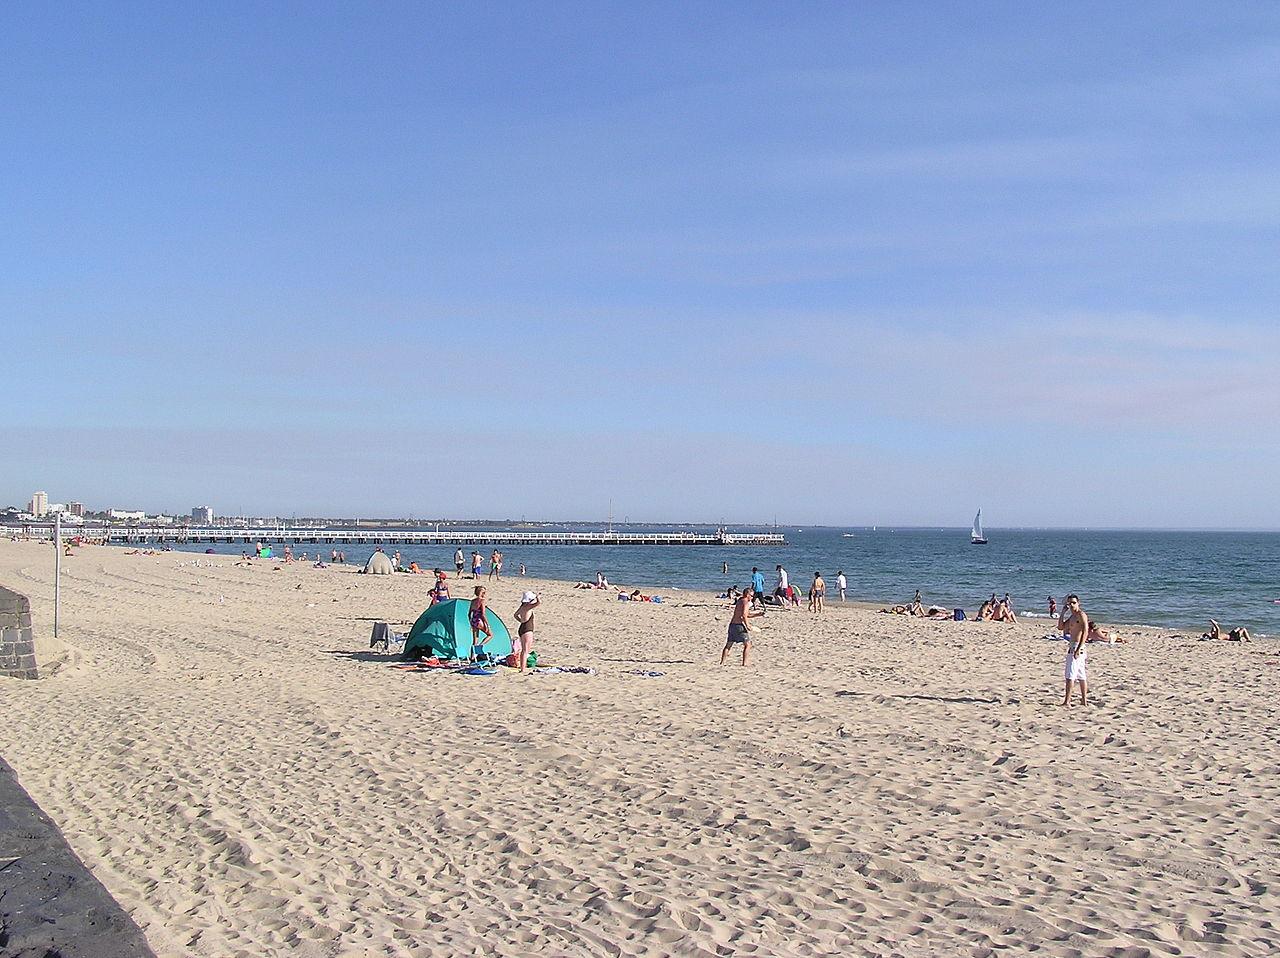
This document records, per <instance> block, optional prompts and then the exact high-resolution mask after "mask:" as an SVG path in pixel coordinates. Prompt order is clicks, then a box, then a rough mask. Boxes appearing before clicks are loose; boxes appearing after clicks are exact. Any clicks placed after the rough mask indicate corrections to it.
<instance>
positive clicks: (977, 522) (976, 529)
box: [969, 509, 987, 546]
mask: <svg viewBox="0 0 1280 958" xmlns="http://www.w3.org/2000/svg"><path fill="white" fill-rule="evenodd" d="M969 542H970V543H971V544H973V545H975V546H985V545H986V544H987V537H986V536H984V535H983V534H982V510H981V509H979V510H978V514H977V515H976V516H974V517H973V531H972V532H971V533H969Z"/></svg>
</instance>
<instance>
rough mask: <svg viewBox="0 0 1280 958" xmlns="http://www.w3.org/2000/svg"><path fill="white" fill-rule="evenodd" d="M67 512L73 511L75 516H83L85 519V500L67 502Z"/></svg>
mask: <svg viewBox="0 0 1280 958" xmlns="http://www.w3.org/2000/svg"><path fill="white" fill-rule="evenodd" d="M67 512H69V513H71V514H72V515H73V516H80V518H82V519H83V518H84V503H83V502H68V503H67Z"/></svg>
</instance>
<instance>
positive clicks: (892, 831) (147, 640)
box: [0, 542, 1280, 958]
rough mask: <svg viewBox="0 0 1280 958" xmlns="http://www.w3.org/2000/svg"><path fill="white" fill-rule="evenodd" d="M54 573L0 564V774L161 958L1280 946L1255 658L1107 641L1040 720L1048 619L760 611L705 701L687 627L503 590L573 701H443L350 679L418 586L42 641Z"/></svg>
mask: <svg viewBox="0 0 1280 958" xmlns="http://www.w3.org/2000/svg"><path fill="white" fill-rule="evenodd" d="M352 558H353V559H354V558H356V557H355V555H354V554H353V555H352ZM359 558H361V559H363V555H361V556H360V557H359ZM52 565H53V563H52V555H51V550H50V547H49V546H48V545H43V546H41V545H38V544H34V543H9V542H3V543H0V582H3V583H4V584H5V585H7V586H9V587H10V588H12V589H15V590H17V591H19V592H23V593H25V594H27V595H28V596H30V598H31V601H32V607H33V612H34V615H35V625H36V629H37V632H38V635H39V636H40V638H41V639H42V642H43V653H44V654H43V659H44V661H43V662H42V665H43V666H44V668H45V671H46V674H47V675H48V677H47V678H44V679H42V680H39V681H35V682H29V681H28V682H23V681H18V680H8V679H0V718H2V719H3V724H2V726H0V728H2V730H3V731H2V732H0V754H2V755H3V757H4V758H5V759H6V760H7V761H8V762H9V763H10V764H11V765H12V766H13V768H14V770H15V771H16V772H17V775H18V777H19V780H20V782H21V784H22V786H23V787H24V788H25V789H26V790H27V791H28V792H29V793H30V795H31V796H32V798H34V799H35V800H36V801H37V802H38V803H39V804H40V806H41V807H42V808H43V809H44V811H45V812H46V813H47V814H48V815H50V816H51V817H52V818H53V819H54V821H55V822H56V823H57V824H58V826H59V827H60V828H61V829H62V831H63V833H64V835H65V836H66V839H67V841H68V842H69V843H70V845H71V847H72V848H73V849H74V850H75V852H76V853H77V854H78V855H79V856H80V857H81V858H82V859H83V860H84V862H85V863H86V864H87V865H88V866H89V868H90V869H91V870H92V872H93V873H94V875H95V876H97V877H98V878H99V880H101V881H102V883H103V884H104V885H105V886H106V888H107V889H108V890H109V891H110V892H111V893H112V894H113V895H114V896H115V898H116V899H117V900H118V901H119V902H120V904H121V905H122V906H123V907H124V908H125V910H126V911H128V912H129V913H130V914H131V915H132V916H133V918H134V919H135V921H136V922H137V923H138V924H139V926H140V927H141V928H142V930H143V931H144V933H145V935H146V937H147V939H148V941H149V942H150V944H151V945H152V947H153V948H154V949H155V951H156V952H157V954H160V955H200V956H232V955H236V956H246V958H248V956H260V955H273V954H290V955H301V956H317V958H319V956H344V958H346V956H365V955H368V956H374V955H377V956H382V955H453V954H474V955H669V954H678V955H825V954H835V953H841V954H856V955H904V956H911V955H919V956H924V955H943V954H964V955H970V954H972V955H983V954H988V953H991V952H994V951H1000V950H1008V951H1011V952H1012V953H1015V954H1020V953H1027V952H1034V953H1036V954H1041V955H1063V956H1085V955H1088V956H1096V955H1124V956H1140V955H1203V954H1214V955H1267V954H1273V953H1275V952H1276V951H1277V949H1280V931H1277V929H1276V928H1275V925H1274V915H1275V914H1276V913H1277V911H1278V910H1280V884H1278V883H1277V880H1276V878H1275V876H1276V875H1277V874H1278V873H1280V843H1277V841H1276V838H1277V834H1278V833H1280V824H1277V820H1276V817H1275V809H1276V807H1277V801H1278V800H1280V777H1278V776H1277V775H1276V767H1277V760H1278V758H1280V745H1277V742H1276V739H1275V735H1274V729H1275V727H1276V725H1277V719H1278V715H1277V712H1278V711H1280V710H1278V708H1277V700H1278V699H1280V696H1278V695H1277V692H1278V691H1280V681H1278V678H1280V654H1277V649H1276V647H1274V646H1272V645H1271V644H1269V643H1255V644H1254V645H1252V646H1236V645H1227V644H1222V645H1210V644H1208V643H1200V642H1195V641H1191V640H1190V638H1189V637H1188V636H1187V635H1186V634H1184V636H1183V637H1181V638H1179V637H1175V636H1173V635H1172V633H1169V632H1167V631H1154V630H1152V631H1143V632H1141V633H1135V632H1134V631H1132V630H1126V636H1127V637H1130V638H1132V639H1133V641H1132V643H1131V644H1128V645H1117V646H1102V647H1099V646H1096V645H1095V646H1091V647H1090V673H1091V674H1090V680H1091V690H1092V694H1091V697H1092V703H1091V705H1090V706H1089V707H1088V708H1073V709H1071V710H1069V711H1067V710H1063V709H1061V708H1060V707H1059V706H1058V704H1057V703H1058V701H1059V699H1060V697H1061V694H1062V687H1061V674H1062V660H1063V656H1064V646H1063V645H1062V644H1061V643H1057V642H1050V641H1047V640H1046V639H1045V638H1044V635H1045V633H1046V632H1047V631H1048V630H1049V629H1048V623H1047V621H1045V620H1040V621H1031V622H1027V623H1025V624H1022V625H1019V626H1008V625H999V624H993V623H976V622H964V623H954V622H930V621H919V620H905V619H902V618H899V617H894V616H885V615H878V614H875V613H874V612H871V611H867V610H865V609H860V608H848V607H847V608H841V607H839V604H838V603H835V604H834V605H833V607H832V608H830V610H829V611H828V612H827V613H826V614H825V615H823V616H821V617H816V616H813V615H811V614H809V613H808V612H807V611H804V610H803V609H802V610H799V611H789V612H781V611H771V612H770V613H769V614H768V615H767V616H766V617H765V619H764V620H763V623H764V630H763V631H762V632H761V633H759V635H758V637H757V641H756V647H755V658H754V661H753V663H752V665H751V667H750V668H747V669H743V668H741V667H739V666H737V665H732V666H726V667H724V668H720V667H719V666H718V665H717V661H718V658H719V653H720V649H721V647H722V644H723V640H724V634H725V630H726V624H727V622H728V618H729V609H728V607H727V605H726V604H725V603H724V602H723V601H717V600H715V599H713V598H712V597H711V596H709V595H705V594H695V593H669V594H667V601H666V602H665V603H664V604H661V605H655V604H649V603H621V602H618V601H616V598H615V595H614V594H613V593H612V592H608V593H605V592H594V591H575V590H573V589H572V588H571V587H570V586H569V585H568V584H565V583H553V582H541V581H536V580H528V579H508V580H504V581H503V582H502V583H499V584H496V585H493V586H492V587H491V597H492V606H493V607H494V608H495V609H496V610H497V611H498V612H499V613H500V614H502V615H503V617H504V618H506V619H507V621H508V622H510V621H511V618H510V616H511V611H512V610H513V609H514V607H515V605H516V603H517V597H518V594H519V592H520V590H522V589H524V588H528V587H533V588H537V589H540V590H542V591H543V593H544V606H543V608H542V609H541V610H540V612H539V618H538V634H539V652H540V655H541V656H542V658H543V661H544V662H550V663H554V664H557V665H566V666H590V667H593V668H595V669H596V670H597V671H596V674H594V675H584V674H544V675H530V676H525V677H519V676H516V675H513V674H509V673H508V672H507V671H506V670H504V672H503V674H500V675H498V676H495V677H491V678H490V677H467V676H460V675H453V674H432V673H420V672H404V671H400V670H396V669H394V668H392V667H391V665H390V662H391V659H390V657H384V656H382V655H379V654H376V653H370V652H369V650H368V637H369V632H370V628H371V624H372V622H373V621H375V620H387V621H390V622H393V623H395V622H399V623H405V622H408V621H411V620H412V619H413V618H415V617H416V615H417V614H418V613H419V612H420V611H421V610H422V609H423V608H424V607H425V605H426V603H427V599H426V592H427V588H428V584H429V583H428V579H427V578H426V577H416V576H408V575H397V576H389V577H379V576H357V575H354V574H352V573H353V572H354V568H355V567H348V568H345V569H342V568H330V569H314V568H312V567H311V566H310V565H303V564H294V565H291V566H288V567H282V568H279V569H278V570H277V564H276V563H272V562H269V561H260V562H256V563H254V564H253V566H252V567H250V568H242V567H237V566H236V565H235V564H234V562H233V560H231V559H230V558H228V557H225V556H197V555H193V554H189V553H177V552H171V553H164V554H161V555H159V556H141V555H137V556H130V555H126V554H125V553H124V552H123V550H120V549H110V548H83V549H80V550H78V551H77V554H76V555H75V556H74V557H71V558H69V559H67V560H65V562H64V565H63V570H64V571H63V608H62V623H63V628H62V643H61V644H54V643H52V642H51V641H50V633H51V629H52V598H53V588H52V571H53V570H52ZM627 585H632V583H627ZM455 594H456V593H455ZM1083 598H1084V601H1085V607H1086V609H1087V608H1088V596H1084V597H1083ZM731 661H733V660H732V659H731ZM637 670H641V671H652V672H660V673H662V674H660V675H641V674H635V673H636V671H637Z"/></svg>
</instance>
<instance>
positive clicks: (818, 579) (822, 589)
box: [809, 572, 827, 612]
mask: <svg viewBox="0 0 1280 958" xmlns="http://www.w3.org/2000/svg"><path fill="white" fill-rule="evenodd" d="M826 594H827V584H826V583H825V582H823V581H822V573H821V572H815V573H814V574H813V585H811V586H809V611H810V612H821V611H822V600H823V599H824V598H825V597H826Z"/></svg>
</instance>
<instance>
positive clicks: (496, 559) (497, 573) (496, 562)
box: [489, 549, 502, 582]
mask: <svg viewBox="0 0 1280 958" xmlns="http://www.w3.org/2000/svg"><path fill="white" fill-rule="evenodd" d="M489 578H490V579H491V580H492V579H497V580H498V581H499V582H501V581H502V553H501V552H499V551H498V550H497V549H494V550H493V555H491V556H489Z"/></svg>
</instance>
